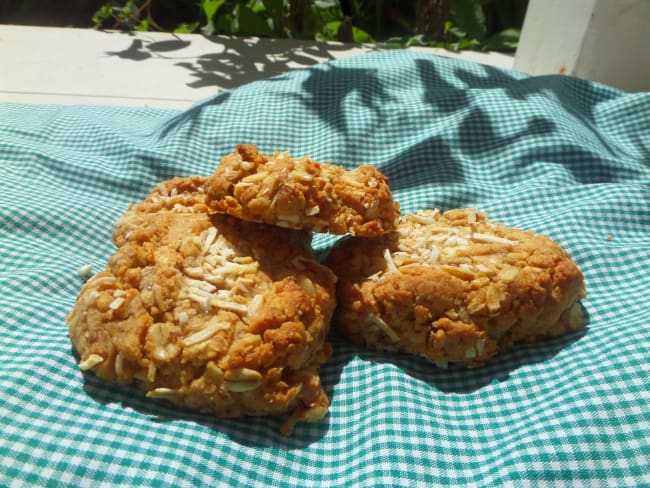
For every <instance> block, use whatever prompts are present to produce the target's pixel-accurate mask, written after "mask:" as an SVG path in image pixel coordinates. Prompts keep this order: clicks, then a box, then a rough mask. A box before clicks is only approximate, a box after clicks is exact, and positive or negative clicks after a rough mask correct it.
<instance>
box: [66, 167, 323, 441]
mask: <svg viewBox="0 0 650 488" xmlns="http://www.w3.org/2000/svg"><path fill="white" fill-rule="evenodd" d="M204 185H205V178H201V177H190V178H176V179H173V180H170V181H166V182H163V183H161V184H160V185H158V187H157V188H156V189H154V190H153V191H152V192H151V194H150V195H149V196H148V197H147V198H146V199H145V200H144V201H143V202H141V203H140V204H137V205H133V206H131V207H130V208H129V209H128V211H127V212H126V213H125V214H124V215H123V216H122V217H121V218H120V219H119V220H118V222H117V223H116V228H115V231H114V234H113V239H114V241H115V244H116V245H117V246H118V250H117V252H116V253H115V254H114V255H113V256H112V257H111V258H110V260H109V262H108V265H107V267H106V269H105V270H104V271H102V272H100V273H98V274H97V275H95V276H93V277H92V278H91V279H89V280H88V281H87V282H86V283H85V284H84V285H83V287H82V289H81V292H80V294H79V297H78V299H77V301H76V304H75V305H74V307H73V309H72V311H71V312H70V313H69V315H68V317H67V321H68V325H69V332H70V338H71V341H72V344H73V346H74V348H75V349H76V351H77V352H78V353H79V355H80V364H79V366H80V368H81V369H82V370H86V371H93V372H94V373H95V374H96V375H97V376H98V377H100V378H102V379H104V380H107V381H110V382H115V383H119V384H132V383H133V384H136V385H138V386H139V387H140V388H142V389H143V390H144V391H145V392H146V396H147V397H150V398H160V399H165V400H168V401H170V402H172V403H174V404H177V405H181V406H183V407H189V408H191V409H196V410H199V411H201V412H205V413H208V414H211V415H214V416H217V417H242V416H265V415H288V416H289V420H288V421H287V423H286V424H285V425H284V427H283V432H284V433H286V434H288V433H290V432H291V429H292V426H293V424H294V423H295V422H296V421H302V420H317V419H320V418H322V417H323V416H324V415H325V414H326V413H327V409H328V398H327V395H326V394H325V392H324V391H323V388H322V386H321V383H320V377H319V373H318V369H319V366H320V365H321V364H322V363H323V362H324V361H325V360H326V359H327V358H328V357H329V355H330V353H331V347H330V345H329V344H328V343H327V342H326V340H325V336H326V334H327V332H328V327H329V323H330V319H331V315H332V312H333V310H334V306H335V296H334V291H335V290H334V287H335V280H336V277H335V276H334V275H333V273H332V272H331V271H330V270H329V269H328V268H326V267H325V266H323V265H321V264H319V263H317V262H316V261H315V260H314V259H312V256H311V254H310V249H309V245H310V241H311V236H310V234H309V233H307V232H304V231H296V230H289V229H282V228H278V227H273V226H268V225H263V224H253V223H250V222H244V221H241V220H237V219H235V218H233V217H230V216H228V215H209V213H208V207H207V205H206V201H205V194H204V192H203V187H204Z"/></svg>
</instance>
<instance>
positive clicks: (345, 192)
mask: <svg viewBox="0 0 650 488" xmlns="http://www.w3.org/2000/svg"><path fill="white" fill-rule="evenodd" d="M206 194H207V202H208V205H209V207H210V209H211V210H212V211H214V212H220V213H227V214H230V215H233V216H235V217H238V218H240V219H244V220H249V221H254V222H264V223H267V224H273V225H277V226H281V227H288V228H294V229H305V230H310V231H315V232H330V233H332V234H345V233H348V232H349V233H351V234H354V235H359V236H379V235H381V234H383V233H385V232H387V231H389V230H392V229H393V228H394V226H395V223H396V221H397V219H398V218H399V205H398V204H397V202H395V201H394V200H393V198H392V195H391V192H390V188H389V187H388V178H387V177H386V176H385V175H383V174H382V173H381V172H380V171H379V170H378V169H377V168H375V167H374V166H370V165H361V166H359V167H357V168H355V169H353V170H351V171H346V170H345V169H344V168H342V167H340V166H336V165H332V164H327V163H318V162H316V161H312V160H311V159H309V158H307V157H303V158H297V159H294V158H291V157H290V156H289V153H286V152H276V153H275V154H274V155H273V156H265V155H263V154H261V153H260V152H259V151H258V150H257V148H256V147H255V146H252V145H238V146H237V149H236V151H235V152H234V153H232V154H229V155H227V156H225V157H224V158H223V159H222V160H221V162H220V164H219V165H218V166H217V168H216V170H215V172H214V174H213V175H212V176H211V177H210V178H209V179H208V182H207V184H206Z"/></svg>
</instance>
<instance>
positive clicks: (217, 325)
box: [183, 321, 230, 347]
mask: <svg viewBox="0 0 650 488" xmlns="http://www.w3.org/2000/svg"><path fill="white" fill-rule="evenodd" d="M228 329H230V325H228V324H224V323H222V322H216V321H212V322H210V323H209V324H208V326H207V327H205V328H204V329H202V330H200V331H198V332H195V333H194V334H190V335H188V336H187V337H186V338H185V340H184V341H183V344H184V345H185V346H186V347H189V346H193V345H195V344H198V343H200V342H204V341H207V340H208V339H210V338H211V337H213V336H214V335H215V334H216V333H217V332H219V331H222V330H228Z"/></svg>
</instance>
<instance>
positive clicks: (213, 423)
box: [72, 350, 349, 451]
mask: <svg viewBox="0 0 650 488" xmlns="http://www.w3.org/2000/svg"><path fill="white" fill-rule="evenodd" d="M72 354H73V356H74V357H75V359H76V361H77V363H78V362H79V359H80V358H79V355H78V354H77V352H76V351H74V350H73V351H72ZM348 360H349V358H347V357H341V356H340V355H339V356H336V355H335V357H333V358H332V360H330V361H328V362H327V363H325V365H323V366H322V367H321V378H322V385H323V389H324V390H325V393H326V394H327V396H328V398H329V399H330V402H331V401H332V395H333V391H334V387H335V385H336V384H337V383H338V382H339V379H340V376H341V372H342V370H343V368H344V367H345V365H346V364H347V362H348ZM83 382H84V383H83V390H84V391H85V393H86V394H87V395H88V397H90V398H91V399H92V400H93V401H94V402H96V403H97V404H99V405H103V406H106V405H119V406H121V407H122V408H124V409H128V410H133V411H134V412H136V413H137V414H138V415H141V416H143V417H146V421H149V422H151V423H152V429H158V428H164V425H166V424H171V423H178V422H184V423H190V424H194V425H196V426H201V427H205V428H207V429H210V430H212V431H214V432H215V433H217V432H218V433H219V434H221V435H224V436H226V437H227V438H228V439H229V440H231V441H233V442H235V443H237V444H240V445H242V446H248V447H256V448H258V447H262V448H274V449H279V450H282V451H291V450H294V449H304V448H306V447H308V446H309V445H311V444H313V443H315V442H318V441H319V440H320V439H321V438H322V437H324V436H325V435H326V434H327V432H328V431H329V428H330V418H329V417H330V414H329V413H328V414H327V415H326V416H325V418H323V419H321V420H318V421H315V422H298V423H297V424H296V425H295V427H294V430H293V433H292V435H290V436H284V435H282V434H281V433H280V428H281V426H282V425H283V423H284V422H285V421H286V420H287V418H288V417H287V416H272V417H244V418H226V419H222V418H217V417H213V416H210V415H208V414H202V413H200V412H197V411H194V410H191V409H189V408H183V407H179V406H176V405H173V404H171V403H169V402H166V401H165V400H159V399H151V398H147V397H145V395H144V392H143V391H142V390H140V389H138V388H137V387H135V386H134V385H116V384H113V383H108V382H106V381H103V380H101V379H100V378H98V377H97V376H95V375H94V374H93V373H91V372H87V371H84V372H83Z"/></svg>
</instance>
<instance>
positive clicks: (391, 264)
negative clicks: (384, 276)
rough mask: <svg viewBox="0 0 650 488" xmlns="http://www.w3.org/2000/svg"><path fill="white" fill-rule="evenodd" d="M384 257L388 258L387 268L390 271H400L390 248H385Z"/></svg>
mask: <svg viewBox="0 0 650 488" xmlns="http://www.w3.org/2000/svg"><path fill="white" fill-rule="evenodd" d="M384 259H385V260H386V268H387V269H388V271H392V272H397V273H399V270H398V269H397V266H395V262H394V261H393V257H392V256H391V255H390V250H389V249H388V248H386V249H384Z"/></svg>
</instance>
